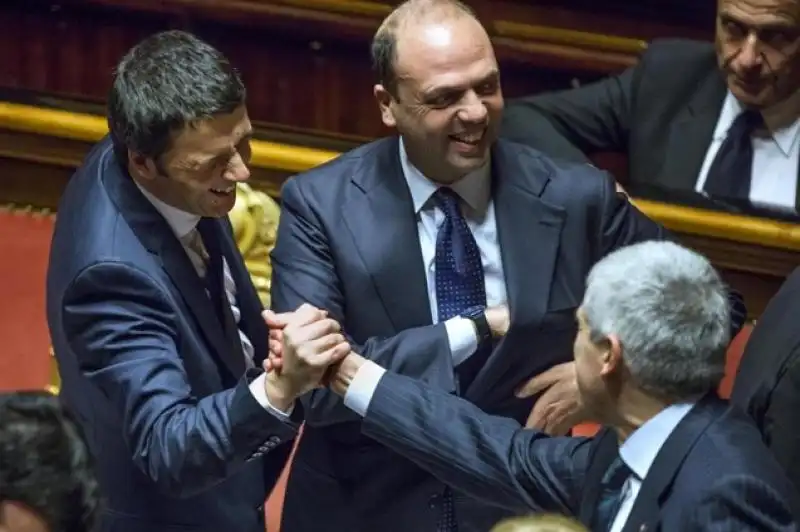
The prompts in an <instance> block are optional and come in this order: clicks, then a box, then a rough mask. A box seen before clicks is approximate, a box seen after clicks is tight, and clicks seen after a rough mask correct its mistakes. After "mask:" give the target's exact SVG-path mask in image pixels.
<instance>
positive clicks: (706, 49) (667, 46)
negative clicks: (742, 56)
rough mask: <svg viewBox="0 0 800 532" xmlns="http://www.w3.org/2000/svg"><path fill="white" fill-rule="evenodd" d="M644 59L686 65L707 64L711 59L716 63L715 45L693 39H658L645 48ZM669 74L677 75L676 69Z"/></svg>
mask: <svg viewBox="0 0 800 532" xmlns="http://www.w3.org/2000/svg"><path fill="white" fill-rule="evenodd" d="M642 60H643V61H650V62H653V63H656V62H657V63H659V64H663V65H670V64H673V65H686V64H691V63H695V62H697V63H703V64H706V63H708V62H709V61H711V62H713V64H715V65H716V53H715V51H714V45H713V44H712V43H710V42H705V41H696V40H691V39H656V40H654V41H652V42H651V43H650V44H649V45H648V46H647V49H646V50H645V52H644V54H643V56H642ZM669 74H671V75H673V76H674V75H675V71H673V72H670V73H669Z"/></svg>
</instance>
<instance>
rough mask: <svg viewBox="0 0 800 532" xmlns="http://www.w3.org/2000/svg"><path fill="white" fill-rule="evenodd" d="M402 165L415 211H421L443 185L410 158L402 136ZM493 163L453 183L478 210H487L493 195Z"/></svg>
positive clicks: (455, 188) (473, 207)
mask: <svg viewBox="0 0 800 532" xmlns="http://www.w3.org/2000/svg"><path fill="white" fill-rule="evenodd" d="M400 166H401V167H402V169H403V175H404V176H405V178H406V182H407V183H408V189H409V191H410V192H411V199H412V201H413V202H414V212H415V213H419V212H420V211H421V210H422V209H423V208H424V207H425V204H426V203H427V202H428V200H429V199H430V198H431V196H433V193H434V192H436V190H437V189H438V188H439V187H440V186H441V185H439V184H437V183H434V182H433V181H431V180H430V179H428V178H427V177H425V176H424V175H423V174H422V172H420V171H419V170H418V169H417V167H415V166H414V165H413V164H412V163H411V161H409V160H408V154H407V153H406V148H405V145H404V144H403V139H402V137H401V138H400ZM490 175H491V163H490V162H487V163H486V164H485V165H483V166H482V167H481V168H479V169H477V170H475V171H473V172H470V173H468V174H467V175H465V176H464V177H462V178H461V179H459V180H458V181H457V182H455V183H453V184H452V185H451V186H450V188H452V189H453V190H454V191H455V192H456V193H457V194H458V195H459V197H461V199H463V200H464V202H465V203H466V204H467V205H468V206H469V207H470V209H472V210H474V211H476V212H485V210H486V207H487V206H488V204H489V198H490V197H491V180H490Z"/></svg>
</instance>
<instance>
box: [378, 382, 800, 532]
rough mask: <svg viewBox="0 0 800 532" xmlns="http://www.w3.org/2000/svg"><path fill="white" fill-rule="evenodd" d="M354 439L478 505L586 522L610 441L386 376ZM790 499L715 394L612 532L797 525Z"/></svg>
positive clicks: (608, 434) (750, 431)
mask: <svg viewBox="0 0 800 532" xmlns="http://www.w3.org/2000/svg"><path fill="white" fill-rule="evenodd" d="M364 433H365V434H366V435H368V436H370V437H372V438H375V439H376V440H377V441H379V442H381V443H383V444H385V445H386V446H387V447H389V448H390V449H392V450H393V451H395V452H398V453H399V454H401V455H402V456H405V457H406V458H409V459H410V460H412V461H413V462H415V463H416V464H418V465H419V466H420V467H422V468H423V469H425V470H426V471H429V472H430V473H432V474H433V475H435V476H436V477H437V478H439V479H440V480H442V481H443V482H446V483H447V484H450V485H452V486H454V487H457V488H459V489H460V490H462V491H463V492H465V493H468V494H470V495H471V496H473V497H475V498H478V499H481V500H483V501H485V502H487V503H490V504H495V505H498V506H503V507H506V508H509V509H513V510H515V511H518V512H523V511H528V512H530V511H536V512H539V511H548V512H558V513H563V514H567V515H571V516H574V517H577V518H579V519H580V520H581V521H582V522H583V523H584V524H586V525H587V526H589V524H590V523H591V521H592V518H593V515H594V512H595V508H596V507H597V504H598V497H599V495H600V492H601V491H600V482H601V479H602V477H603V475H604V473H605V472H606V470H607V469H608V467H609V465H610V464H611V461H612V460H614V459H615V458H616V456H617V455H618V449H619V446H618V443H617V437H616V433H615V432H614V431H612V430H610V429H606V430H603V431H601V432H600V433H599V434H598V435H597V436H596V437H595V438H591V439H589V438H553V437H548V436H546V435H544V434H543V433H541V432H538V431H535V430H526V429H522V428H521V427H520V425H519V424H518V423H517V422H515V421H514V420H511V419H507V418H501V417H494V416H490V415H488V414H486V413H484V412H482V411H481V410H480V409H479V408H477V407H475V406H474V405H472V404H470V403H469V402H467V401H464V400H462V399H459V398H457V397H453V396H452V395H448V394H446V393H444V392H442V391H441V390H437V389H435V388H433V387H431V386H427V385H425V384H424V383H420V382H418V381H415V380H413V379H409V378H407V377H403V376H400V375H396V374H392V373H389V372H387V373H386V374H385V375H384V376H383V377H382V378H381V381H380V383H379V384H378V387H377V389H376V390H375V394H374V395H373V397H372V401H371V402H370V405H369V409H368V411H367V415H366V417H365V419H364ZM799 508H800V504H799V503H798V495H797V493H796V492H795V490H794V487H793V486H792V484H791V483H790V482H789V480H788V479H787V478H786V476H785V475H784V473H783V471H782V470H781V468H780V466H779V465H778V463H777V462H776V461H775V459H774V458H773V457H772V456H771V455H770V453H769V451H768V450H767V448H766V446H765V445H764V444H763V442H762V441H761V436H760V434H759V432H758V430H757V429H756V427H755V426H754V425H753V424H752V422H751V421H750V419H748V418H747V416H746V415H745V414H744V413H743V412H742V411H740V410H739V409H738V408H736V407H730V406H729V405H728V404H727V402H723V401H722V400H720V399H718V398H717V397H714V396H710V395H709V396H707V397H705V398H704V399H702V400H701V401H700V402H698V403H697V404H696V405H695V406H694V407H693V408H692V410H690V411H689V413H688V414H687V415H686V416H685V417H684V418H683V419H682V420H681V421H680V423H679V424H678V425H677V427H676V428H675V429H674V430H673V432H672V433H671V434H670V436H669V437H668V438H667V440H666V442H665V443H664V445H663V446H662V447H661V449H660V451H659V452H658V454H657V456H656V458H655V461H654V462H653V464H652V465H651V467H650V469H649V471H648V473H647V475H646V476H645V478H644V479H642V485H641V488H640V491H639V493H638V495H637V497H636V500H635V502H634V505H633V508H632V510H631V513H630V515H629V517H628V520H627V521H626V523H625V525H624V527H623V532H655V531H663V532H678V531H680V532H692V531H698V532H699V531H704V532H709V531H715V532H717V531H718V532H723V531H726V532H727V531H730V532H734V531H735V532H746V531H752V532H756V531H758V532H769V531H786V532H788V531H795V530H797V529H798V521H797V519H798V516H799V515H800V513H798V509H799Z"/></svg>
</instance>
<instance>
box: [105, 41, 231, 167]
mask: <svg viewBox="0 0 800 532" xmlns="http://www.w3.org/2000/svg"><path fill="white" fill-rule="evenodd" d="M245 97H246V92H245V88H244V84H243V83H242V80H241V78H240V76H239V74H238V72H237V71H236V70H235V69H234V68H233V67H232V66H231V64H230V63H229V62H228V60H227V59H226V58H225V56H224V55H222V53H221V52H219V51H218V50H217V49H216V48H214V47H213V46H211V45H209V44H207V43H205V42H203V41H201V40H200V39H198V38H197V37H195V36H193V35H191V34H189V33H186V32H183V31H165V32H162V33H157V34H155V35H152V36H150V37H148V38H146V39H145V40H143V41H142V42H140V43H139V44H137V45H136V46H134V47H133V48H132V49H131V50H130V51H129V52H128V53H127V54H125V57H123V58H122V60H121V61H120V62H119V64H118V65H117V68H116V71H115V73H114V82H113V84H112V86H111V91H110V93H109V96H108V128H109V130H110V132H111V138H112V141H113V142H114V150H115V153H116V154H117V157H118V158H119V159H120V161H119V162H120V163H121V164H122V165H123V166H126V165H127V159H128V155H127V152H128V150H132V151H134V152H137V153H141V154H142V155H145V156H147V157H151V158H153V159H156V160H158V158H159V157H161V156H162V155H163V154H164V153H165V152H167V151H169V148H170V146H171V141H172V135H173V133H175V132H180V131H182V130H183V128H184V127H186V126H187V125H189V126H191V125H192V124H193V123H195V122H197V121H199V120H205V119H208V118H211V117H212V116H214V115H217V114H224V113H230V112H233V111H234V110H235V109H236V108H237V107H239V106H241V105H243V104H244V102H245Z"/></svg>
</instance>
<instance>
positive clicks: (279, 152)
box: [0, 102, 800, 276]
mask: <svg viewBox="0 0 800 532" xmlns="http://www.w3.org/2000/svg"><path fill="white" fill-rule="evenodd" d="M3 130H4V131H3ZM14 133H17V134H25V135H30V136H31V137H32V142H33V143H29V142H26V143H25V146H22V144H20V143H16V144H12V143H10V142H3V143H2V144H3V145H2V146H0V155H3V156H5V157H9V158H17V159H23V160H32V159H31V158H33V160H37V159H38V160H39V161H40V162H45V163H49V164H57V165H58V164H60V165H65V164H70V163H73V161H75V162H76V159H77V158H82V156H83V153H78V154H77V155H76V156H73V157H70V156H68V153H69V150H75V149H76V146H81V144H82V143H93V142H96V141H97V140H99V139H100V138H102V137H103V135H105V134H106V133H107V125H106V121H105V119H104V118H103V117H101V116H97V115H90V114H83V113H75V112H69V111H63V110H58V109H48V108H42V107H33V106H27V105H20V104H15V103H10V102H0V141H1V140H2V139H3V138H6V140H10V139H11V138H12V137H10V136H9V135H13V134H14ZM54 137H55V138H59V139H62V140H66V141H71V142H73V143H74V142H75V141H79V143H78V144H74V145H73V147H72V148H65V149H64V150H63V152H62V151H59V150H45V149H41V150H40V149H31V146H36V142H38V143H40V144H41V143H42V142H44V139H46V138H54ZM36 139H38V141H37V140H36ZM15 146H20V148H19V149H18V150H17V151H15ZM83 146H84V147H88V146H86V145H83ZM252 152H253V158H252V165H253V167H254V169H255V170H256V171H258V170H261V171H262V175H269V176H271V177H269V178H266V179H268V181H267V182H266V183H265V184H266V185H267V186H265V187H262V188H266V191H267V192H269V193H270V194H272V195H274V196H276V197H277V196H278V194H279V189H280V185H281V184H282V181H283V180H284V179H285V178H286V176H288V175H291V174H293V173H297V172H301V171H304V170H307V169H309V168H312V167H314V166H318V165H320V164H323V163H325V162H327V161H329V160H330V159H332V158H334V157H336V156H338V155H339V153H338V152H335V151H327V150H319V149H314V148H307V147H303V146H296V145H290V144H283V143H276V142H269V141H263V140H254V141H253V143H252ZM84 153H85V152H84ZM634 203H635V204H636V205H637V207H638V208H640V209H641V210H642V211H643V212H644V213H645V214H647V215H648V216H650V217H651V218H653V219H655V220H658V221H659V222H660V223H662V224H663V225H664V226H665V227H667V228H669V229H671V230H673V231H675V232H677V233H681V234H685V235H688V236H689V237H690V238H695V237H700V238H702V239H703V240H704V241H705V240H708V241H709V242H713V248H714V253H715V254H716V255H717V256H716V257H715V259H716V260H717V262H722V263H724V264H725V265H726V266H728V267H730V268H746V269H747V270H748V271H753V272H758V273H763V274H768V275H778V276H785V275H786V274H787V273H788V272H790V271H791V270H792V269H793V268H794V267H795V266H796V265H797V264H798V263H800V226H798V225H794V224H790V223H786V222H780V221H773V220H768V219H763V218H755V217H752V216H743V215H735V214H729V213H723V212H712V211H705V210H700V209H695V208H690V207H683V206H680V205H672V204H666V203H659V202H655V201H650V200H634ZM709 245H710V244H709Z"/></svg>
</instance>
